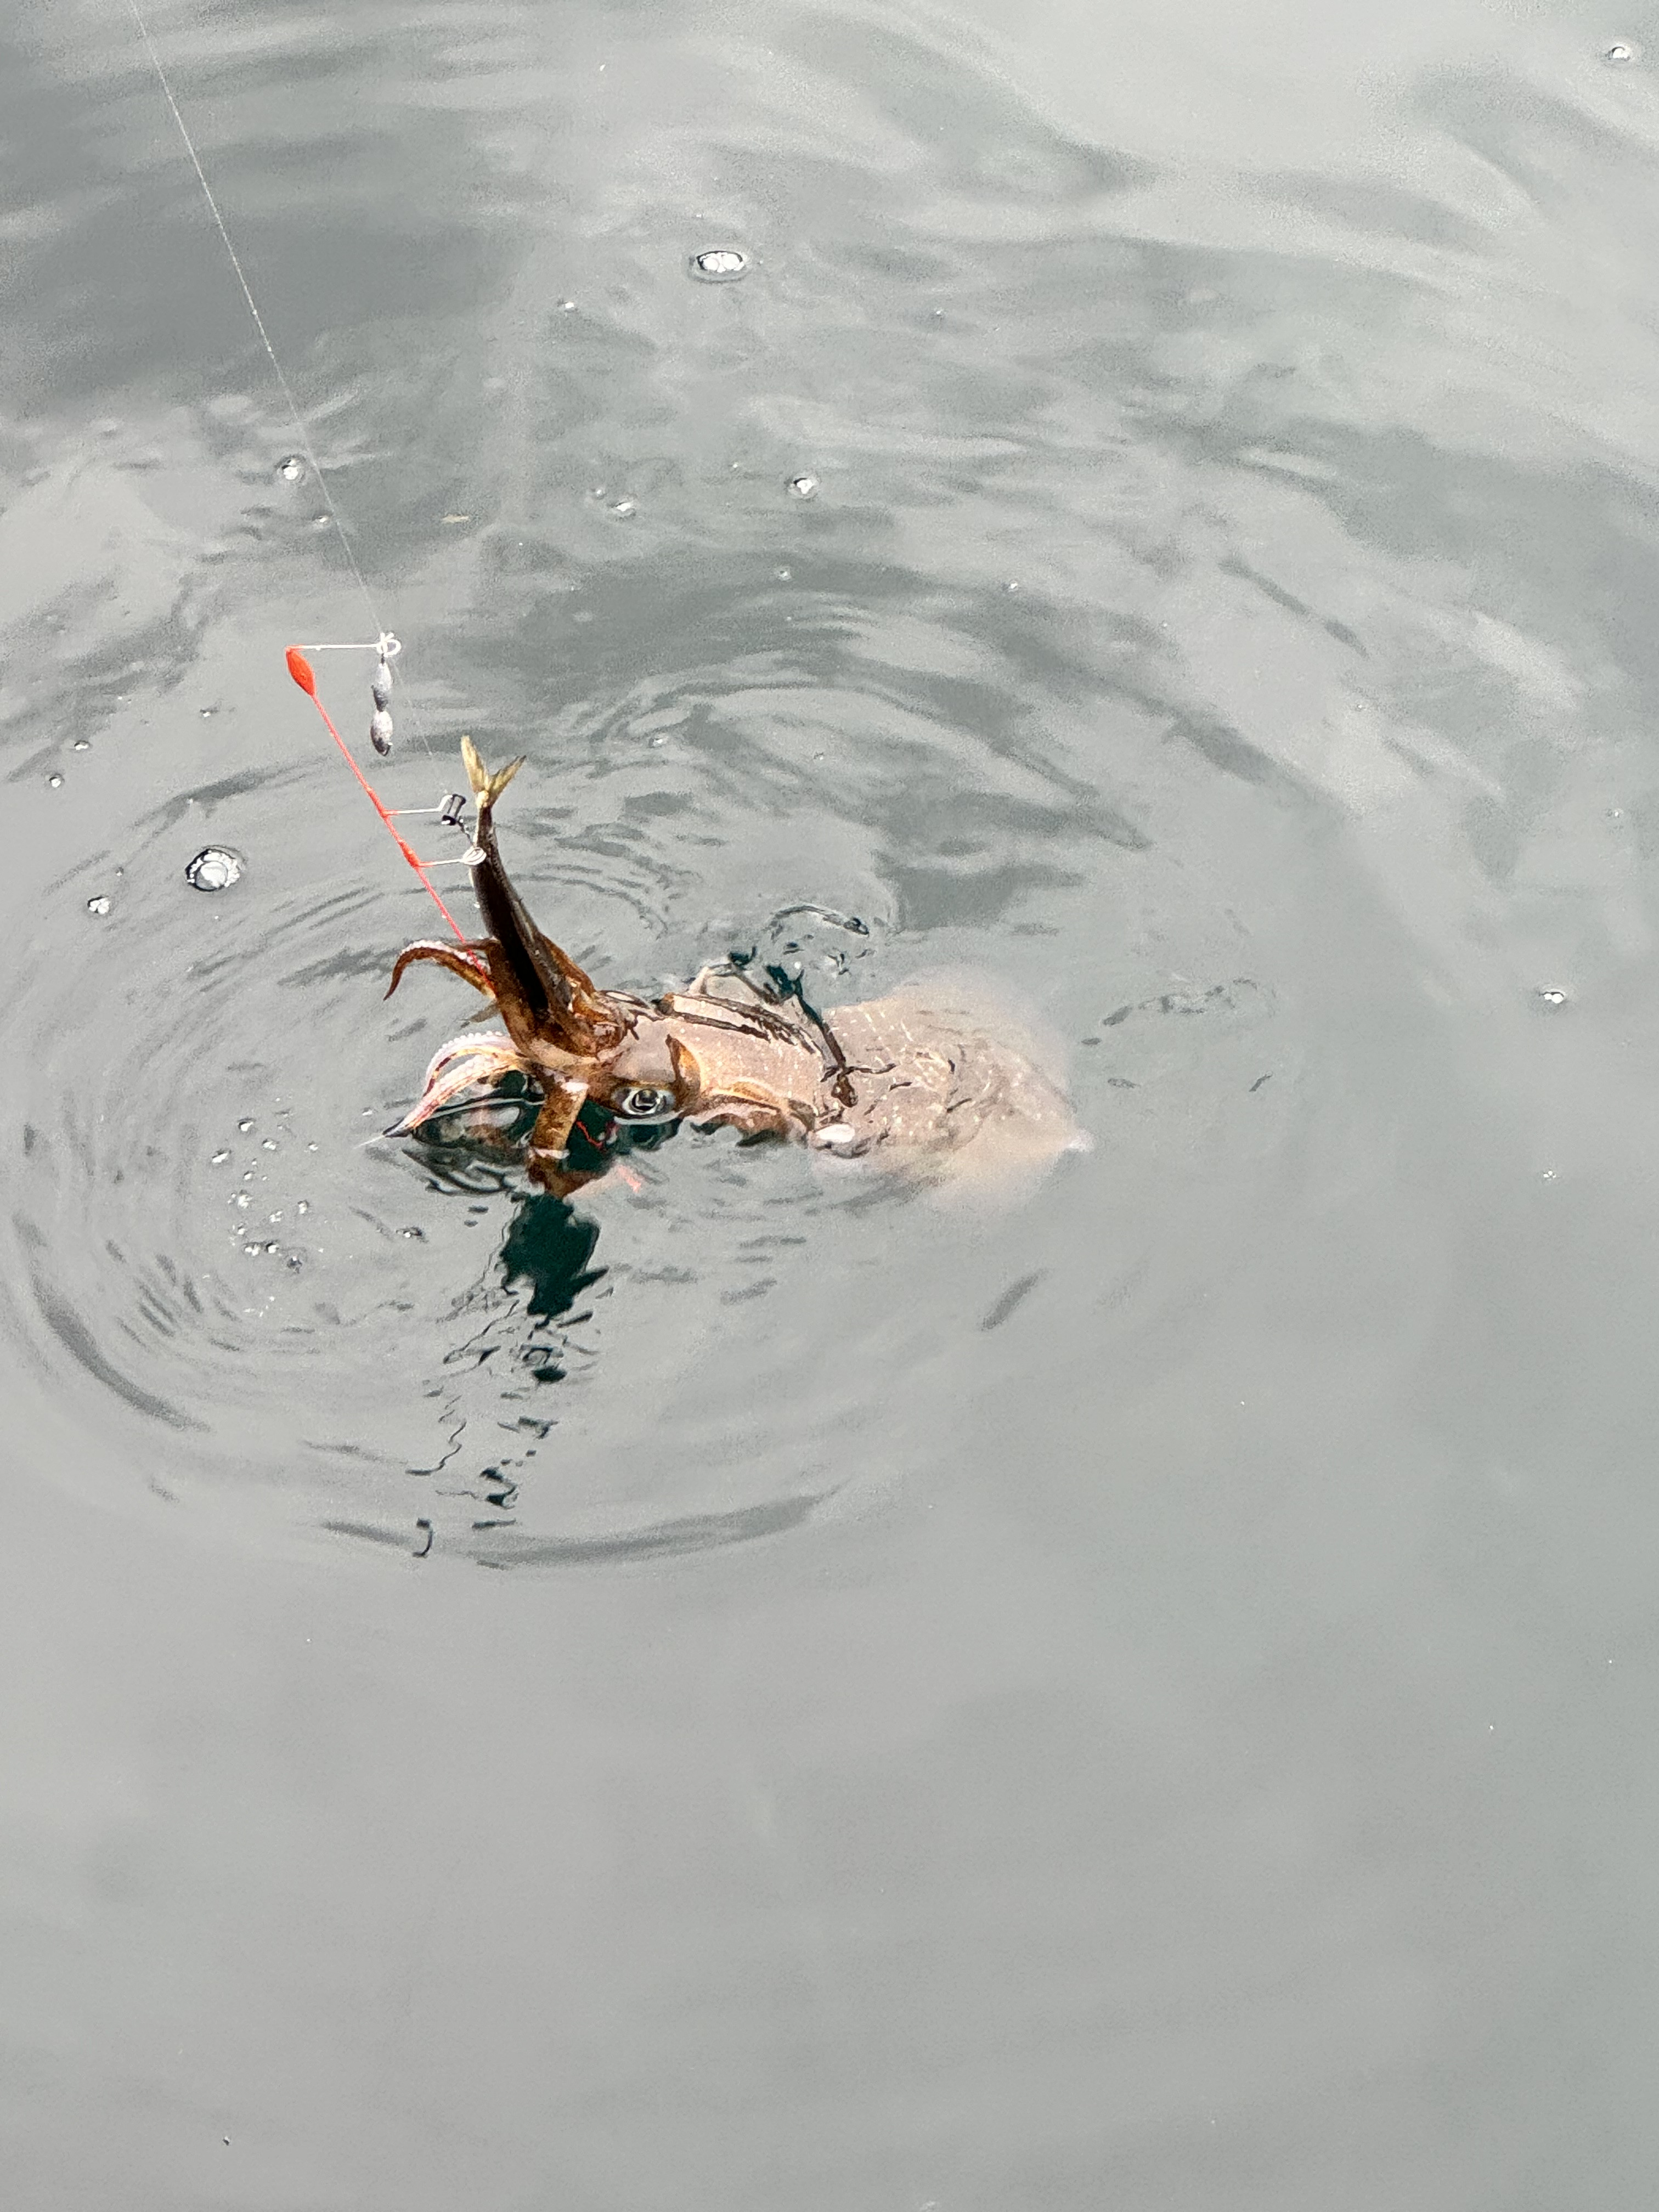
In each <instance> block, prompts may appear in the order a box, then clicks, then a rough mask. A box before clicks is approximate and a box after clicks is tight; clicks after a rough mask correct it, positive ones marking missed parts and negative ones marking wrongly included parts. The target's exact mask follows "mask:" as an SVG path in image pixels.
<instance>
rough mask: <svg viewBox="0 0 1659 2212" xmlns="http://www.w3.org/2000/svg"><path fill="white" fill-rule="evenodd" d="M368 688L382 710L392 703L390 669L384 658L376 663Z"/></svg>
mask: <svg viewBox="0 0 1659 2212" xmlns="http://www.w3.org/2000/svg"><path fill="white" fill-rule="evenodd" d="M368 688H369V690H371V691H372V692H373V693H374V703H375V705H376V706H377V707H379V708H380V709H381V710H382V711H383V712H384V710H385V709H386V708H388V707H389V706H390V705H391V704H392V671H391V669H390V668H389V667H388V666H387V665H386V662H385V661H384V660H382V661H380V662H379V663H378V664H377V665H376V666H375V670H374V674H373V676H371V677H370V678H369V679H368Z"/></svg>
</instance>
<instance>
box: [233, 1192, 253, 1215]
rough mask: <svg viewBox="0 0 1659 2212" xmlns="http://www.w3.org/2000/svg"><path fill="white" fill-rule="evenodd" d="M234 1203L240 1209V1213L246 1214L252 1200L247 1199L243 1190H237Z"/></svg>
mask: <svg viewBox="0 0 1659 2212" xmlns="http://www.w3.org/2000/svg"><path fill="white" fill-rule="evenodd" d="M236 1203H237V1205H238V1206H240V1208H241V1210H242V1212H244V1213H246V1212H247V1209H248V1207H249V1206H251V1205H252V1200H251V1199H250V1198H249V1196H248V1194H247V1193H246V1191H245V1190H239V1191H238V1192H237V1194H236Z"/></svg>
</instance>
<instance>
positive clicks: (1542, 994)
mask: <svg viewBox="0 0 1659 2212" xmlns="http://www.w3.org/2000/svg"><path fill="white" fill-rule="evenodd" d="M1534 997H1535V998H1538V999H1540V1000H1542V1002H1543V1003H1544V1005H1545V1006H1565V1005H1566V1003H1567V994H1566V993H1565V991H1547V990H1543V989H1540V990H1538V991H1536V992H1535V993H1534Z"/></svg>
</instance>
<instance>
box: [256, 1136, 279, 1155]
mask: <svg viewBox="0 0 1659 2212" xmlns="http://www.w3.org/2000/svg"><path fill="white" fill-rule="evenodd" d="M260 1150H261V1151H262V1152H275V1151H276V1138H275V1137H267V1138H266V1139H265V1140H264V1144H263V1145H262V1146H261V1147H260Z"/></svg>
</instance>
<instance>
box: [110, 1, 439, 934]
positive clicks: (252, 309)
mask: <svg viewBox="0 0 1659 2212" xmlns="http://www.w3.org/2000/svg"><path fill="white" fill-rule="evenodd" d="M127 12H128V14H129V15H131V17H132V21H133V27H134V28H135V29H136V30H137V33H138V36H139V38H140V40H142V41H143V48H144V52H145V54H146V55H147V56H148V57H149V65H150V68H151V69H152V70H153V71H154V72H155V82H157V84H159V85H160V86H161V96H162V98H163V99H164V100H166V101H167V111H168V112H169V113H170V114H171V116H172V117H173V124H174V125H175V127H176V128H177V130H178V132H179V139H180V141H181V143H183V146H184V149H185V154H186V155H188V157H189V160H190V166H191V168H192V169H193V170H194V171H195V172H196V181H197V184H198V185H200V186H201V188H202V197H203V198H204V200H205V201H206V202H207V206H208V213H209V214H210V216H212V217H213V222H214V227H215V228H216V230H217V231H218V233H219V236H220V239H221V240H222V242H223V245H224V249H225V252H226V255H227V256H228V259H229V262H230V265H231V268H232V270H234V273H235V277H236V282H237V283H238V284H239V285H240V287H241V291H242V297H243V299H244V300H246V302H247V311H248V313H249V314H250V315H251V316H252V318H253V327H254V329H255V330H256V331H258V334H259V343H260V344H261V345H262V346H264V349H265V358H266V360H267V361H269V362H270V373H271V374H272V376H273V377H274V378H275V379H276V388H277V390H278V391H279V392H281V393H282V395H283V401H284V403H285V404H286V405H287V408H288V411H289V419H290V420H291V422H293V425H294V432H295V437H296V438H297V439H298V441H299V446H300V451H301V453H302V454H303V455H304V456H305V459H306V461H307V464H308V465H309V466H310V469H311V473H312V475H313V477H315V478H316V481H317V489H318V490H319V492H320V493H321V494H322V497H323V505H324V506H325V508H326V509H327V510H328V519H329V520H330V522H331V524H332V525H333V527H334V535H335V536H336V538H338V540H339V542H340V550H341V551H342V553H343V554H344V556H345V558H346V566H347V567H348V568H349V569H350V571H351V574H352V576H353V578H354V580H356V586H357V589H358V591H359V592H360V593H361V594H362V601H363V605H365V606H366V607H367V608H368V616H369V620H370V621H371V622H372V623H373V624H374V629H375V631H376V637H375V641H374V643H373V644H372V645H368V646H366V647H337V646H320V647H313V651H315V652H340V651H366V652H371V653H376V654H378V656H379V660H378V666H377V676H376V684H375V693H374V704H375V709H376V712H375V715H374V722H373V724H372V725H371V730H370V734H371V736H372V738H374V744H375V748H376V750H386V751H389V750H390V749H391V738H390V732H391V723H390V720H387V719H386V717H385V708H386V705H387V704H388V703H389V696H388V697H382V696H381V687H382V686H385V687H386V690H387V692H388V695H389V687H390V684H391V664H392V660H393V659H395V658H396V656H397V655H398V653H400V652H401V651H402V647H400V646H399V644H398V641H397V639H396V638H395V637H393V636H392V633H391V632H390V631H389V630H388V629H386V627H385V625H384V624H383V623H382V622H381V620H380V609H379V608H378V607H377V606H376V605H375V604H374V593H373V592H371V591H370V590H369V587H368V578H367V577H366V576H365V575H364V574H363V571H362V564H361V563H360V562H359V561H358V559H357V556H356V552H355V551H354V550H353V548H352V544H351V540H350V538H349V537H348V536H347V535H346V529H345V525H344V524H343V522H342V521H341V520H340V513H339V509H338V508H337V507H336V506H335V504H334V497H333V495H332V493H331V491H330V490H329V488H328V478H327V477H325V475H324V473H323V467H322V464H321V462H320V461H319V459H317V453H316V449H315V447H313V444H312V442H311V433H310V431H309V430H308V429H307V428H306V419H305V416H303V415H302V414H301V411H300V404H299V402H298V401H297V400H296V399H295V396H294V389H293V386H291V385H290V384H289V380H288V378H287V376H286V375H285V374H283V364H282V362H280V361H279V360H278V359H277V357H276V347H275V346H274V345H273V344H272V343H271V341H270V331H268V330H267V329H266V328H265V319H264V316H263V315H262V314H261V313H259V303H258V301H257V300H256V299H255V298H254V296H253V287H252V285H251V284H250V283H248V280H247V271H246V270H245V269H244V268H243V266H242V262H241V257H240V254H239V253H238V252H237V251H236V247H235V245H234V241H233V240H232V238H231V235H230V232H229V229H228V227H227V225H226V222H225V219H224V216H222V214H221V213H220V211H219V203H218V201H217V200H216V198H215V197H214V196H213V187H212V185H210V184H209V182H208V179H207V172H206V170H205V169H204V167H202V157H201V155H199V154H198V153H197V150H196V142H195V141H194V139H192V138H191V135H190V129H189V126H188V125H187V124H186V123H185V118H184V116H183V114H182V112H180V109H179V102H178V100H177V99H176V98H175V97H174V95H173V87H172V84H171V83H170V82H168V78H167V70H165V69H164V68H163V66H162V64H161V55H160V54H159V53H158V52H156V48H155V40H154V39H153V38H152V37H151V36H150V30H149V24H148V23H147V22H146V21H144V17H143V10H142V9H140V7H139V5H138V0H127ZM296 659H297V660H298V662H299V665H300V667H301V668H304V669H305V671H306V673H305V677H304V678H301V676H300V675H299V673H298V672H297V671H296V669H295V661H296ZM289 674H290V675H292V676H293V677H294V680H295V683H296V684H299V685H300V688H301V690H303V691H305V692H307V694H308V695H309V696H310V698H311V700H312V702H313V704H314V705H315V707H316V708H317V711H318V713H319V714H321V715H322V718H323V720H324V722H325V724H326V725H327V727H328V732H329V735H330V736H331V738H333V739H334V742H335V744H337V745H338V746H339V748H340V750H341V752H342V753H343V755H344V757H345V761H346V764H347V766H348V767H349V769H350V770H351V772H352V774H353V775H355V776H356V779H357V781H358V782H359V783H360V784H362V787H363V789H364V790H365V791H366V792H367V793H368V796H369V798H370V799H372V800H374V809H375V811H376V812H377V813H378V814H379V815H380V818H381V820H382V821H383V822H384V823H386V828H387V829H389V830H391V832H392V837H393V838H394V840H395V841H396V842H397V844H398V849H399V850H400V851H401V852H402V854H403V855H404V859H405V860H407V861H408V862H409V864H410V866H411V867H412V868H413V869H414V871H415V872H416V875H417V876H419V878H421V881H422V883H423V884H425V885H426V888H427V890H428V891H429V892H430V893H431V895H432V897H433V898H434V900H435V901H436V902H437V906H438V908H439V911H440V912H441V914H442V915H443V917H444V920H445V921H447V922H448V924H449V926H450V927H451V928H452V929H453V931H454V932H455V934H456V935H457V937H463V936H464V935H465V933H464V932H463V931H462V929H461V928H460V926H459V923H458V922H457V921H455V918H454V916H453V915H452V914H451V913H450V911H449V909H448V908H447V907H446V906H445V905H444V902H443V901H442V900H441V898H439V897H438V894H437V892H436V890H434V888H433V885H432V883H431V881H430V879H429V878H428V876H427V873H426V871H425V869H424V868H423V867H422V866H421V863H420V862H419V861H418V860H416V857H415V855H414V854H413V853H411V852H410V849H409V848H408V846H407V845H405V844H404V841H403V839H402V838H401V837H399V836H398V833H397V831H396V830H395V829H392V819H391V816H390V815H389V813H388V812H387V811H386V808H385V807H384V806H382V805H381V804H380V800H379V799H378V798H376V797H375V794H374V788H373V787H372V786H371V785H370V783H369V781H368V778H367V777H366V776H365V775H363V773H362V769H359V767H358V766H357V763H356V761H355V760H354V759H353V758H352V757H351V753H350V750H349V747H348V746H347V745H346V744H345V741H344V739H343V738H342V737H341V735H340V733H339V732H338V731H337V729H336V728H335V726H334V725H333V723H332V722H331V720H329V716H328V713H327V710H326V709H325V707H324V705H323V702H322V701H321V700H320V699H319V698H318V696H317V687H316V682H315V679H314V678H313V677H312V675H311V671H310V668H309V666H308V665H307V663H306V661H305V659H304V657H303V656H302V655H300V654H298V653H295V652H290V653H289ZM410 720H411V721H412V723H413V724H414V727H415V735H416V740H417V741H418V743H419V744H420V747H421V750H422V752H424V753H425V754H426V756H427V757H428V759H430V758H431V757H432V749H431V747H430V746H429V745H428V744H427V741H426V733H425V732H424V731H423V730H422V727H421V723H420V718H419V716H418V715H417V714H416V713H415V712H414V709H413V708H412V706H411V708H410ZM382 731H384V732H385V739H384V743H383V741H382Z"/></svg>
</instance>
